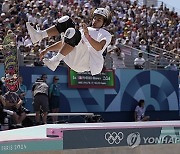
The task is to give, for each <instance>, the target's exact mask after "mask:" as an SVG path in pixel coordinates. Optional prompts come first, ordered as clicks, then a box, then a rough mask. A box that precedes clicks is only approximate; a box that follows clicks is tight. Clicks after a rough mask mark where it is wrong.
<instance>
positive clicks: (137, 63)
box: [134, 52, 145, 69]
mask: <svg viewBox="0 0 180 154" xmlns="http://www.w3.org/2000/svg"><path fill="white" fill-rule="evenodd" d="M144 64H145V59H144V58H143V53H142V52H139V53H138V57H137V58H135V59H134V68H135V69H143V68H144Z"/></svg>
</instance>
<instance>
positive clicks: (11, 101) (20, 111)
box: [3, 91, 26, 127]
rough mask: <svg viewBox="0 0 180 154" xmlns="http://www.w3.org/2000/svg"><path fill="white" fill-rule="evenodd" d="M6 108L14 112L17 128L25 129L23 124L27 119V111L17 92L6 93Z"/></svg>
mask: <svg viewBox="0 0 180 154" xmlns="http://www.w3.org/2000/svg"><path fill="white" fill-rule="evenodd" d="M3 97H4V101H5V104H4V108H5V109H7V110H11V111H13V112H14V114H13V118H14V122H15V124H16V126H17V127H23V126H22V122H23V120H24V119H25V118H26V109H25V108H24V107H23V106H22V104H23V101H22V100H21V99H20V97H19V95H18V94H17V93H16V92H10V91H8V92H6V93H5V95H4V96H3Z"/></svg>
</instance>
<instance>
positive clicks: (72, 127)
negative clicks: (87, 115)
mask: <svg viewBox="0 0 180 154" xmlns="http://www.w3.org/2000/svg"><path fill="white" fill-rule="evenodd" d="M179 143H180V123H179V121H151V122H109V123H71V124H47V125H40V126H34V127H28V128H20V129H14V130H8V131H1V132H0V146H1V147H0V154H6V153H17V154H131V153H133V154H154V153H158V154H159V153H163V154H179V150H180V146H179V145H180V144H179Z"/></svg>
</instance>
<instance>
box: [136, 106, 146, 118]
mask: <svg viewBox="0 0 180 154" xmlns="http://www.w3.org/2000/svg"><path fill="white" fill-rule="evenodd" d="M135 112H136V115H137V121H141V119H142V118H143V117H144V113H145V108H144V107H140V106H136V109H135Z"/></svg>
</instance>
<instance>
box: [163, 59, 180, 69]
mask: <svg viewBox="0 0 180 154" xmlns="http://www.w3.org/2000/svg"><path fill="white" fill-rule="evenodd" d="M164 68H165V69H167V70H172V71H177V70H178V66H177V65H176V61H175V60H174V59H172V60H170V63H169V64H168V65H167V66H165V67H164Z"/></svg>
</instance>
